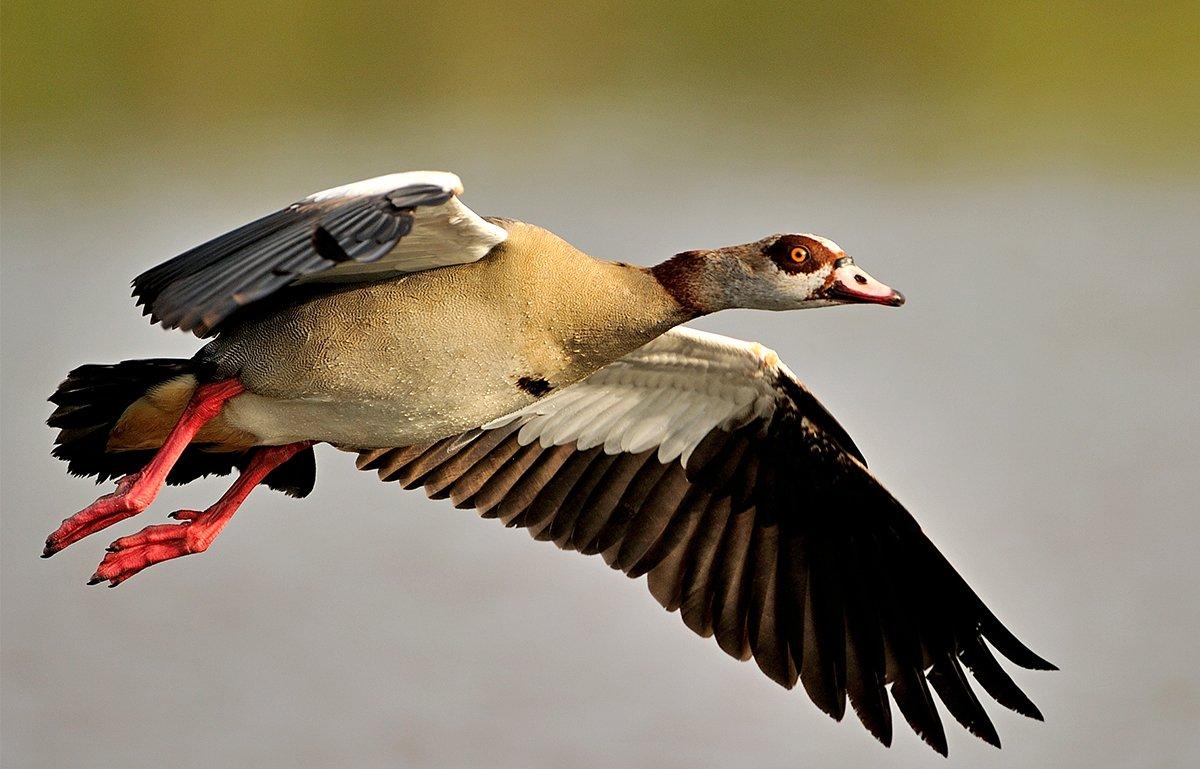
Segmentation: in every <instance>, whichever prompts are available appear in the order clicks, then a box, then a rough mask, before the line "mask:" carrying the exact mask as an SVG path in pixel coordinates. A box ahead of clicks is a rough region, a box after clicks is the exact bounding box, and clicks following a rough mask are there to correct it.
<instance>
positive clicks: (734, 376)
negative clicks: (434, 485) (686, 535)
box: [483, 328, 781, 466]
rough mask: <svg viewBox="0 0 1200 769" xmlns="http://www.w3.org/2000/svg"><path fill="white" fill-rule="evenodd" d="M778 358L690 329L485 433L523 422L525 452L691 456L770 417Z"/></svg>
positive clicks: (515, 414)
mask: <svg viewBox="0 0 1200 769" xmlns="http://www.w3.org/2000/svg"><path fill="white" fill-rule="evenodd" d="M780 371H781V366H780V363H779V358H778V356H776V355H775V353H774V352H773V351H771V350H768V349H767V348H765V347H763V346H762V345H759V344H754V343H750V342H743V341H740V340H737V339H730V338H729V337H724V336H719V335H717V334H709V333H706V332H703V331H696V330H694V329H688V328H677V329H673V330H671V331H668V332H667V333H666V334H663V335H662V336H661V337H659V338H658V339H655V340H654V341H652V342H650V343H649V344H647V345H645V346H644V347H641V348H639V349H637V350H635V351H634V352H632V353H630V354H629V355H626V356H625V357H624V358H621V359H619V360H617V361H615V362H613V363H610V364H609V365H608V366H605V367H604V368H602V369H600V370H599V371H597V372H596V373H594V374H592V375H591V376H589V377H588V378H587V379H584V380H583V381H581V382H578V383H576V384H574V385H572V386H570V387H567V388H564V389H563V390H561V391H559V392H557V393H555V394H553V395H549V396H547V397H545V398H543V399H542V400H540V401H538V402H537V403H534V404H532V405H530V406H527V407H525V408H523V409H521V410H520V411H516V412H513V413H512V414H508V415H506V416H503V417H501V418H500V419H497V420H494V421H492V422H489V423H488V424H486V425H484V426H483V429H484V430H492V429H495V428H498V427H503V426H505V425H510V424H512V423H513V422H514V421H519V422H521V428H520V432H519V434H518V440H519V442H520V443H521V445H523V446H525V445H529V444H530V443H532V442H533V441H535V440H536V441H540V442H541V445H542V446H543V447H547V448H548V447H550V446H562V445H565V444H568V443H573V444H575V445H576V446H577V447H578V449H579V450H581V451H582V450H586V449H590V448H594V447H596V446H603V447H604V452H605V453H606V454H617V453H620V452H629V453H635V454H636V453H640V452H642V451H646V450H648V449H651V448H653V447H654V446H658V460H659V461H660V462H662V463H664V464H665V463H667V462H671V461H673V460H675V459H676V458H678V459H679V460H680V461H681V462H682V463H683V464H684V465H685V466H686V465H687V461H688V458H689V457H690V456H691V454H692V451H693V450H695V448H696V446H697V445H699V443H700V442H701V441H702V440H703V439H704V436H705V435H707V434H708V433H709V432H710V431H712V430H713V429H714V428H716V427H718V426H720V427H723V428H725V429H733V428H736V427H740V426H741V425H744V424H746V423H747V422H748V421H750V420H752V419H760V418H769V417H770V415H771V414H772V413H774V411H775V408H776V404H777V403H778V400H779V397H780V395H779V390H778V389H777V385H776V382H777V381H778V376H779V374H780Z"/></svg>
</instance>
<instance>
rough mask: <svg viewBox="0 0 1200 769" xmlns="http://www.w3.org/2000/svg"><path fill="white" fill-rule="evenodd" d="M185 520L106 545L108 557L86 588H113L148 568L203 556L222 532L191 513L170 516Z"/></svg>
mask: <svg viewBox="0 0 1200 769" xmlns="http://www.w3.org/2000/svg"><path fill="white" fill-rule="evenodd" d="M184 514H186V515H188V516H189V518H188V519H186V520H184V522H183V523H162V524H157V525H155V526H147V527H146V528H144V529H142V530H141V531H139V532H138V533H137V534H133V535H131V536H128V537H121V538H120V539H118V540H117V541H116V542H113V543H112V544H111V545H109V546H108V555H106V556H104V560H103V561H101V562H100V566H99V567H98V568H97V569H96V573H95V574H93V575H92V578H91V579H90V580H88V584H89V585H96V584H99V583H101V582H104V581H106V580H107V581H108V586H109V587H116V586H117V585H119V584H121V583H122V582H124V581H125V580H127V579H129V578H130V577H132V576H133V575H134V574H137V573H138V572H139V571H141V570H142V569H145V568H146V567H147V566H153V565H154V564H156V563H162V562H163V561H169V560H171V559H172V558H179V557H181V556H185V555H191V554H192V553H203V552H204V551H205V550H207V549H208V547H209V545H211V544H212V541H213V540H214V539H216V537H217V534H218V533H220V531H221V526H220V525H215V526H214V525H211V523H208V522H205V521H204V520H196V519H197V518H199V517H200V516H201V515H202V514H200V513H197V512H196V511H194V510H180V511H179V513H178V514H176V513H173V514H172V517H183V515H184Z"/></svg>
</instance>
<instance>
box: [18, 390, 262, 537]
mask: <svg viewBox="0 0 1200 769" xmlns="http://www.w3.org/2000/svg"><path fill="white" fill-rule="evenodd" d="M245 389H246V388H245V387H243V386H242V383H241V382H238V381H237V380H236V379H228V380H226V381H224V382H213V383H211V384H203V385H200V386H199V387H197V388H196V391H195V392H194V393H192V397H191V399H190V400H189V401H188V404H187V406H185V407H184V409H183V413H182V414H180V415H179V421H178V422H176V423H175V426H174V427H173V428H171V432H170V433H168V434H167V438H166V440H164V441H163V445H162V447H161V448H160V449H159V450H158V452H157V453H156V454H155V455H154V458H153V459H151V460H150V463H149V464H147V465H146V466H145V467H143V468H142V469H141V470H138V471H137V472H136V473H133V474H132V475H127V476H125V477H124V478H122V479H121V480H119V481H117V490H116V491H115V492H113V493H112V494H105V495H104V496H102V497H100V498H99V499H97V500H96V501H95V502H93V503H92V504H90V505H88V506H87V507H85V508H84V509H83V510H81V511H79V512H78V513H76V514H75V515H72V516H71V517H70V518H67V519H65V520H63V522H62V525H61V526H59V527H58V529H57V530H56V531H55V532H54V533H53V534H51V535H50V536H49V537H47V538H46V549H45V550H43V551H42V557H43V558H49V557H50V556H52V555H54V554H55V553H57V552H58V551H59V550H62V549H63V548H64V547H66V546H68V545H71V544H74V543H75V542H78V541H79V540H81V539H83V538H84V537H86V536H88V535H89V534H95V533H96V532H97V531H100V530H101V529H104V528H107V527H109V526H111V525H113V524H114V523H116V522H117V521H122V520H124V519H126V518H128V517H130V516H132V515H137V514H138V513H140V512H142V511H143V510H145V509H146V508H147V507H149V506H150V503H151V502H153V501H154V498H155V497H157V496H158V492H159V490H160V489H162V487H163V484H164V483H165V482H166V480H167V473H169V472H171V468H172V467H174V466H175V463H176V462H177V461H179V457H180V455H182V454H183V451H184V449H186V448H187V446H188V444H189V443H190V442H191V440H192V438H194V437H195V436H196V433H198V432H199V431H200V428H201V427H203V426H204V425H205V424H206V423H207V422H209V421H210V420H211V419H212V418H213V417H215V416H216V415H217V414H219V413H221V407H222V406H224V405H225V402H226V401H228V400H229V399H230V398H233V397H234V396H236V395H240V394H241V393H243V392H245Z"/></svg>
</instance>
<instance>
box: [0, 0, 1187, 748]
mask: <svg viewBox="0 0 1200 769" xmlns="http://www.w3.org/2000/svg"><path fill="white" fill-rule="evenodd" d="M447 6H451V7H447ZM784 7H785V6H784V4H782V3H772V2H737V3H733V2H729V3H719V2H702V3H701V2H697V3H682V4H681V3H661V4H659V3H646V2H634V1H633V0H628V1H627V2H611V3H587V4H582V5H576V4H572V3H561V2H559V3H552V4H551V3H546V4H542V3H536V2H515V3H504V4H502V3H486V2H469V3H454V4H443V3H366V4H349V3H342V2H312V1H308V2H301V1H298V0H290V1H288V2H269V3H256V4H250V3H244V2H239V3H191V2H158V3H151V2H141V3H135V4H130V3H125V2H89V3H75V4H61V3H45V2H38V3H33V2H20V1H19V0H6V2H4V4H3V9H2V18H0V29H2V35H3V40H2V56H3V62H2V68H0V69H2V78H3V81H2V91H0V93H2V97H3V110H2V117H3V125H2V134H0V135H2V143H3V156H2V163H3V166H2V169H0V170H2V174H3V190H2V195H3V209H2V216H3V220H2V228H3V242H2V247H3V268H2V269H3V272H2V274H0V277H2V283H3V302H2V312H3V328H2V333H3V336H2V341H3V392H2V395H3V440H2V441H0V451H2V452H3V455H2V456H3V477H2V481H0V482H2V484H3V486H2V489H3V518H2V523H0V531H2V536H0V539H2V608H3V625H2V638H0V642H2V658H0V659H2V662H3V670H2V676H3V680H2V698H3V701H2V708H0V719H2V720H0V725H2V730H3V734H2V750H3V754H2V757H3V764H4V766H5V767H13V768H14V769H15V768H16V767H53V768H55V769H57V768H59V767H95V768H98V769H103V768H106V767H162V766H171V767H204V768H205V769H210V768H211V767H226V766H288V767H326V766H331V765H341V766H353V767H383V766H416V767H469V766H488V767H538V766H605V767H613V766H630V767H646V766H654V767H697V766H758V767H796V766H801V767H855V768H858V767H863V766H876V767H908V766H931V765H941V759H939V758H937V757H936V756H934V755H933V754H932V753H930V752H929V751H928V750H927V749H926V748H924V747H923V746H921V745H920V744H919V742H918V740H917V738H915V737H914V736H912V735H911V734H910V733H909V732H908V731H907V730H906V729H904V728H899V727H898V728H897V736H896V745H895V747H894V748H893V749H892V750H891V751H890V752H889V751H884V750H883V749H882V748H880V747H879V746H878V745H877V744H876V743H875V742H874V741H873V740H872V739H871V738H870V737H869V736H868V735H867V734H866V733H865V732H864V731H863V730H862V729H861V728H860V727H859V726H858V725H857V724H854V723H844V724H840V725H839V724H835V723H833V722H832V721H830V720H829V719H827V718H825V717H824V716H823V715H821V714H820V713H819V712H818V711H817V710H816V709H815V708H814V707H813V706H812V705H811V704H809V703H808V702H807V701H806V699H805V697H804V695H803V694H802V693H801V692H799V691H796V692H785V691H783V690H781V689H779V688H778V687H776V686H775V685H774V684H772V683H770V682H769V681H767V680H766V679H765V678H764V677H762V676H761V675H759V673H758V671H757V670H755V669H754V668H753V666H752V665H748V664H741V663H737V662H735V661H733V660H730V659H728V658H726V657H725V656H724V655H723V654H722V653H721V652H720V651H719V650H718V649H717V648H716V646H715V644H713V643H712V642H711V641H708V640H703V639H699V638H696V637H693V636H692V635H691V634H690V632H688V631H687V630H686V629H684V627H683V626H682V624H681V623H680V621H679V619H678V617H675V616H670V615H666V614H664V613H663V612H662V611H661V610H660V609H659V607H658V606H657V604H655V603H654V601H653V600H652V599H651V598H650V596H649V594H648V593H647V592H646V590H645V587H644V585H642V584H641V583H640V582H631V581H628V580H626V579H624V578H622V577H620V576H619V575H618V574H615V573H613V572H610V571H609V570H608V569H607V568H606V567H605V566H604V565H603V563H602V562H600V561H599V560H596V559H584V558H581V557H579V556H576V555H569V554H563V553H560V552H558V551H557V550H555V549H554V548H553V547H550V546H549V545H546V544H543V543H535V542H533V541H531V540H530V539H529V538H528V537H526V536H525V535H524V534H522V533H519V532H514V531H508V530H505V529H503V528H502V527H500V526H498V525H497V524H496V523H494V522H487V521H482V522H481V521H478V520H476V519H475V517H474V515H473V514H472V513H469V512H464V511H454V510H452V509H450V508H449V506H448V505H447V504H445V503H431V502H428V501H425V500H424V499H423V498H422V497H421V496H420V495H418V494H416V493H405V492H402V491H401V490H399V489H398V488H395V487H394V486H384V485H382V484H379V483H377V482H376V481H375V479H374V478H373V477H372V476H370V475H366V474H361V473H358V472H356V471H355V470H354V469H353V462H352V458H351V457H350V456H347V455H343V454H339V453H337V452H334V451H332V450H323V451H321V452H319V455H320V456H319V458H320V472H319V481H318V486H317V490H316V492H315V493H314V494H313V495H312V496H311V497H310V498H308V499H306V500H304V501H301V502H297V501H293V500H288V499H286V498H284V497H282V496H280V495H277V494H271V493H259V494H256V495H255V496H254V497H253V498H252V500H251V501H250V502H249V503H248V504H247V506H246V508H245V509H244V510H243V512H242V513H241V514H239V515H238V517H237V519H236V520H235V522H234V523H233V525H231V526H230V528H229V529H228V530H227V531H226V532H225V534H224V535H223V536H222V537H221V539H220V540H219V544H218V545H217V546H216V547H215V548H214V549H213V550H212V551H211V552H209V553H207V554H205V555H203V556H199V557H194V558H186V559H183V560H181V561H176V562H173V563H170V564H168V565H163V566H157V567H155V568H153V569H151V570H150V571H148V572H146V573H144V574H142V575H139V576H138V577H137V578H135V579H134V580H132V581H131V582H129V583H128V584H126V585H124V586H122V587H121V588H120V589H119V590H113V591H109V590H105V589H102V588H98V587H97V588H87V587H85V586H84V584H83V583H84V581H85V580H86V579H87V577H88V576H89V575H90V574H91V572H92V569H93V568H94V565H95V563H96V562H97V561H98V560H99V557H100V555H101V554H102V553H101V551H102V547H103V545H104V544H106V543H107V542H108V541H109V540H110V539H111V537H110V535H109V534H107V533H106V534H104V535H100V536H98V537H95V538H93V539H90V540H88V541H86V542H84V543H82V544H80V545H77V546H75V547H73V548H71V549H70V550H69V551H67V552H65V553H63V554H62V555H60V556H58V557H56V558H55V559H54V560H52V561H50V562H42V561H39V560H38V558H37V555H38V553H39V551H40V548H41V540H42V538H43V537H44V536H45V534H46V533H47V532H48V531H49V530H50V529H52V528H53V527H54V526H55V525H57V522H58V520H59V519H60V518H62V517H64V516H65V515H68V514H70V513H72V512H74V511H75V510H77V509H79V507H81V506H82V505H83V504H85V503H86V502H88V501H89V500H90V499H92V498H93V497H94V496H95V495H96V494H97V493H98V492H99V491H103V490H104V489H99V490H98V489H96V488H94V487H93V486H92V485H91V484H90V483H88V482H86V481H81V480H79V479H71V478H68V477H67V476H66V474H65V473H64V471H63V467H62V466H61V465H60V464H59V463H57V462H55V461H54V460H52V459H51V458H50V457H49V456H48V451H49V447H50V441H51V438H52V434H51V431H50V430H48V429H47V428H45V427H44V426H43V424H42V421H43V420H44V418H45V416H46V414H47V412H48V407H47V404H46V403H45V402H44V400H43V399H44V398H45V396H46V395H47V394H48V393H49V392H50V391H51V390H52V389H53V387H54V385H55V384H56V383H57V382H58V381H59V379H60V378H61V376H62V375H63V373H65V372H66V371H67V370H68V369H69V368H71V367H72V366H74V365H77V364H79V363H83V362H107V361H114V360H119V359H122V358H129V357H149V356H154V355H177V356H187V355H190V354H191V352H192V351H193V350H194V349H195V348H196V346H197V345H196V342H195V340H193V339H191V338H189V337H186V336H184V335H181V334H176V333H170V334H168V333H164V332H162V331H159V330H157V329H154V328H150V327H148V326H147V325H146V323H145V322H144V320H143V319H142V318H141V317H140V315H139V313H138V312H137V311H135V310H134V308H133V306H132V303H131V302H130V300H129V298H128V281H129V279H130V278H131V277H132V276H133V275H134V274H136V273H137V272H139V271H141V270H142V269H144V268H146V267H147V266H149V265H152V264H154V263H156V262H158V261H161V260H162V259H164V258H166V257H168V256H171V255H173V254H175V253H177V252H179V251H181V250H183V249H185V248H187V247H190V246H191V245H194V244H195V243H197V242H199V241H201V240H203V239H206V238H208V237H210V236H213V235H215V234H218V233H220V232H222V231H224V230H226V229H229V228H231V227H233V226H235V225H238V224H240V223H242V222H243V221H246V220H249V219H251V218H253V217H255V216H257V215H259V214H262V213H265V212H267V211H270V210H272V209H274V208H276V207H278V206H280V205H282V204H286V203H288V202H290V201H291V200H293V199H295V198H297V197H299V196H301V195H302V194H305V193H307V192H309V191H312V190H315V189H321V188H324V187H328V186H332V185H334V184H338V183H342V182H345V181H349V180H353V179H358V178H362V177H365V176H372V175H376V174H379V173H384V172H389V171H393V170H399V169H414V168H445V169H448V170H454V171H456V172H458V173H459V174H461V175H462V176H463V178H464V179H465V180H466V185H467V196H466V200H467V202H468V204H470V205H472V206H473V207H474V208H475V209H476V210H478V211H481V212H483V213H495V214H505V215H512V216H517V217H521V218H525V219H528V220H530V221H533V222H537V223H539V224H542V225H544V226H547V227H549V228H550V229H553V230H555V231H556V232H558V233H560V234H562V235H563V236H565V237H567V238H568V239H569V240H572V241H573V242H575V243H577V244H578V245H580V246H581V247H583V248H585V249H587V250H589V251H591V252H592V253H595V254H597V255H602V256H606V257H610V258H616V259H627V260H632V261H636V262H640V263H650V262H652V261H655V260H657V259H659V258H662V257H664V256H666V255H669V254H671V253H673V252H675V251H678V250H682V249H684V248H691V247H700V246H714V245H719V244H725V243H731V242H742V241H746V240H750V239H754V238H757V237H759V236H761V235H763V234H765V233H768V232H776V231H780V230H811V231H816V232H821V233H825V234H828V235H830V236H832V237H835V238H836V239H837V240H838V241H839V242H840V243H842V245H844V246H845V247H847V249H848V250H849V251H850V252H851V253H853V254H855V255H857V256H858V258H859V261H860V263H861V264H863V265H864V266H866V267H867V268H868V269H869V270H871V271H872V272H873V273H874V274H875V275H877V276H878V277H879V278H881V279H882V280H884V281H886V282H888V283H891V284H892V285H895V286H898V287H900V288H901V289H903V290H904V291H905V292H906V293H907V294H908V296H909V304H908V305H907V306H906V307H904V308H903V309H902V310H899V311H892V310H883V309H879V308H842V309H837V310H822V311H819V312H810V313H803V314H779V315H772V314H766V313H745V312H737V313H727V314H724V315H721V316H718V317H714V318H710V319H706V320H705V321H703V322H701V323H698V324H697V325H699V326H701V327H704V328H707V329H711V330H716V331H721V332H724V333H729V334H733V335H738V336H743V337H749V338H753V339H757V340H760V341H762V342H763V343H765V344H767V345H769V346H772V347H774V348H776V349H777V350H779V352H780V353H781V354H782V356H783V357H784V359H785V360H787V361H788V362H789V363H790V364H791V365H792V367H793V368H795V369H796V370H797V371H798V372H799V373H800V375H801V376H802V377H804V378H805V379H806V380H807V381H808V382H809V384H810V385H811V386H812V387H813V388H814V389H815V390H816V391H817V393H818V394H820V395H821V396H822V397H823V399H824V400H825V401H826V403H827V404H828V405H829V406H830V408H831V409H832V410H833V411H834V412H835V413H836V414H837V415H838V416H839V417H840V418H841V419H842V421H843V422H844V424H845V425H846V427H847V428H848V429H849V430H850V432H851V433H852V434H853V435H854V436H855V437H856V439H857V440H858V442H859V444H860V445H861V446H862V447H863V449H864V451H865V452H866V453H867V455H868V457H869V459H871V461H872V465H873V467H875V468H876V471H877V472H878V473H879V474H880V475H881V477H882V478H883V479H884V481H885V482H886V483H888V485H889V486H890V487H891V488H892V489H893V490H894V491H895V492H896V493H897V494H898V496H899V497H900V498H901V499H903V500H905V501H907V503H908V504H909V505H910V506H911V508H912V509H913V510H914V511H915V512H916V514H917V516H918V517H919V518H920V520H921V521H922V522H923V524H924V525H925V527H926V529H927V530H928V531H929V532H930V534H931V535H932V537H933V538H934V540H935V541H936V542H938V543H939V544H940V545H941V547H942V548H943V549H944V550H945V552H946V553H947V554H948V555H949V556H950V558H951V559H952V560H953V561H954V562H955V563H956V564H958V566H959V568H960V569H961V571H962V572H963V573H964V575H965V576H967V578H968V579H969V580H970V581H971V582H972V583H973V584H974V585H975V586H976V587H977V588H978V589H979V591H980V592H981V593H982V595H983V596H984V597H985V598H986V599H987V600H988V601H989V602H990V603H991V605H992V606H993V608H994V609H995V610H996V611H997V612H998V613H999V614H1000V616H1001V617H1003V618H1004V619H1005V620H1006V621H1007V622H1008V623H1009V624H1010V625H1011V626H1012V627H1013V628H1014V630H1016V631H1017V633H1018V634H1019V635H1021V636H1022V637H1023V638H1024V639H1026V640H1027V641H1028V642H1029V643H1030V644H1031V645H1032V646H1033V647H1034V648H1035V649H1036V650H1038V651H1039V652H1041V653H1043V654H1044V655H1046V656H1047V657H1049V658H1050V659H1052V660H1054V661H1055V662H1057V663H1059V664H1060V665H1061V666H1062V668H1063V670H1062V672H1059V673H1029V672H1023V671H1022V672H1019V673H1018V674H1017V677H1018V680H1019V682H1020V683H1021V685H1022V686H1023V687H1024V688H1026V689H1027V690H1028V691H1029V692H1030V694H1031V695H1032V696H1033V698H1034V699H1035V701H1037V702H1038V703H1039V704H1040V705H1041V707H1042V709H1043V710H1044V711H1045V713H1046V717H1047V723H1045V724H1036V723H1033V722H1029V721H1026V720H1024V719H1021V718H1020V717H1018V716H1016V715H1014V714H1011V713H1009V712H1007V711H1004V710H1003V709H1001V708H999V707H992V708H990V710H991V712H992V714H993V717H994V719H995V720H996V722H997V726H998V727H999V729H1000V732H1001V736H1002V738H1003V739H1004V742H1005V748H1004V750H1003V751H999V752H998V751H995V750H993V749H991V748H989V747H987V746H985V745H983V744H982V743H980V742H978V741H976V740H974V739H973V738H971V737H970V736H969V735H966V734H965V733H964V732H962V731H961V730H959V729H958V728H957V727H950V726H949V725H948V730H949V731H950V732H951V738H950V745H951V758H950V762H949V763H950V764H951V765H954V766H963V767H992V766H1013V767H1031V766H1061V767H1093V766H1137V767H1176V766H1185V765H1193V766H1194V765H1196V764H1197V762H1200V736H1198V734H1197V729H1196V725H1197V724H1198V723H1200V669H1198V668H1197V666H1196V664H1195V656H1196V637H1197V634H1198V633H1200V599H1198V595H1197V593H1198V589H1197V557H1196V542H1197V538H1198V537H1200V522H1198V521H1200V509H1198V506H1197V503H1196V499H1197V493H1196V483H1197V470H1198V469H1200V468H1198V463H1197V456H1198V451H1197V448H1198V443H1200V439H1198V438H1197V436H1198V435H1200V407H1198V405H1197V401H1198V399H1197V389H1198V385H1200V364H1198V362H1197V359H1198V355H1197V353H1198V348H1197V334H1198V332H1200V313H1198V310H1197V308H1198V306H1200V302H1198V300H1197V296H1198V294H1200V153H1198V152H1197V147H1200V133H1198V129H1197V126H1198V125H1200V96H1198V86H1197V81H1198V76H1200V59H1198V54H1197V49H1198V48H1200V46H1198V45H1197V43H1198V42H1200V6H1198V5H1197V4H1196V3H1195V2H1194V0H1184V1H1183V2H1161V3H1154V4H1141V3H1123V2H1100V3H1051V4H1044V3H1032V2H1031V3H1021V2H1001V3H986V4H982V3H974V2H972V3H961V4H958V3H949V2H936V1H930V0H927V1H925V2H916V3H911V2H905V3H900V2H880V3H872V4H864V5H862V6H851V5H848V4H842V3H828V4H826V3H810V2H800V3H789V4H786V8H787V10H786V11H785V10H783V9H784ZM447 386H453V383H447ZM224 483H225V482H223V481H219V480H210V481H206V482H202V483H197V484H195V485H193V486H190V487H187V488H185V489H173V490H170V491H168V492H167V493H165V494H164V495H163V496H162V497H161V498H160V500H159V502H158V504H157V505H156V506H155V507H154V509H153V510H152V511H151V512H149V513H147V514H146V515H145V516H143V517H142V518H140V519H138V520H136V521H130V522H128V523H127V524H126V525H124V526H120V527H118V530H119V531H120V532H122V533H128V532H132V531H134V530H137V529H138V528H140V527H141V526H143V525H145V524H146V523H148V522H153V521H157V520H161V516H162V515H163V514H164V513H165V512H167V511H170V510H172V509H175V508H177V507H181V506H193V507H194V506H197V505H202V504H204V503H206V502H207V501H209V500H211V499H214V498H215V497H216V496H217V495H219V494H220V492H221V490H222V488H223V486H224ZM946 717H947V718H948V716H946ZM897 718H898V716H897ZM853 720H854V716H853V715H848V716H847V721H849V722H853Z"/></svg>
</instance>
